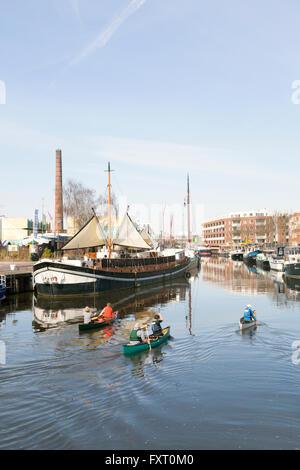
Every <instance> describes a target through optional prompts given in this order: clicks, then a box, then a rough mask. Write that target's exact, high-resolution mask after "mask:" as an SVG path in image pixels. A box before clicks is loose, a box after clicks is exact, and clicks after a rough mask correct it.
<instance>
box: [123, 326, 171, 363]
mask: <svg viewBox="0 0 300 470" xmlns="http://www.w3.org/2000/svg"><path fill="white" fill-rule="evenodd" d="M162 331H163V336H162V337H160V338H158V339H156V340H150V344H151V349H152V348H156V347H157V346H159V345H161V344H162V343H164V342H165V341H166V340H167V339H168V338H169V336H170V326H167V327H166V328H163V330H162ZM122 349H123V353H124V354H125V355H126V356H130V355H132V354H136V353H139V352H143V351H148V350H149V349H150V347H149V344H148V343H140V344H131V343H127V344H123V347H122Z"/></svg>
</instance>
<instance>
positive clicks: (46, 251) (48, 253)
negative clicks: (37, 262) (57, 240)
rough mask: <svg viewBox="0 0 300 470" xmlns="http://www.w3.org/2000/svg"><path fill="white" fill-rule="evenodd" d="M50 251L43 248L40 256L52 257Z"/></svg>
mask: <svg viewBox="0 0 300 470" xmlns="http://www.w3.org/2000/svg"><path fill="white" fill-rule="evenodd" d="M52 256H53V255H52V251H51V250H50V249H49V248H45V249H44V251H43V254H42V256H41V258H52Z"/></svg>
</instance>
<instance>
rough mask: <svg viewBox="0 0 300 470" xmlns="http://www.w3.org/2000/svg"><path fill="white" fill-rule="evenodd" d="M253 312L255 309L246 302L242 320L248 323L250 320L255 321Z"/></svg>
mask: <svg viewBox="0 0 300 470" xmlns="http://www.w3.org/2000/svg"><path fill="white" fill-rule="evenodd" d="M255 313H256V311H255V310H254V308H253V307H252V305H250V304H248V305H247V306H246V307H245V310H244V322H245V323H249V322H251V321H256V316H255Z"/></svg>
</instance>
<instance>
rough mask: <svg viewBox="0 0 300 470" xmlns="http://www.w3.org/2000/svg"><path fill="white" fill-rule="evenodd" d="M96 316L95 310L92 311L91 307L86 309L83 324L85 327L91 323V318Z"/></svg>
mask: <svg viewBox="0 0 300 470" xmlns="http://www.w3.org/2000/svg"><path fill="white" fill-rule="evenodd" d="M94 315H95V309H92V308H90V307H85V309H84V311H83V322H84V324H85V325H87V324H88V323H90V321H91V318H92V317H93V316H94Z"/></svg>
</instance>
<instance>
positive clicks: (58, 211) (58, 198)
mask: <svg viewBox="0 0 300 470" xmlns="http://www.w3.org/2000/svg"><path fill="white" fill-rule="evenodd" d="M63 229H64V219H63V188H62V164H61V150H56V178H55V233H62V232H63Z"/></svg>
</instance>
